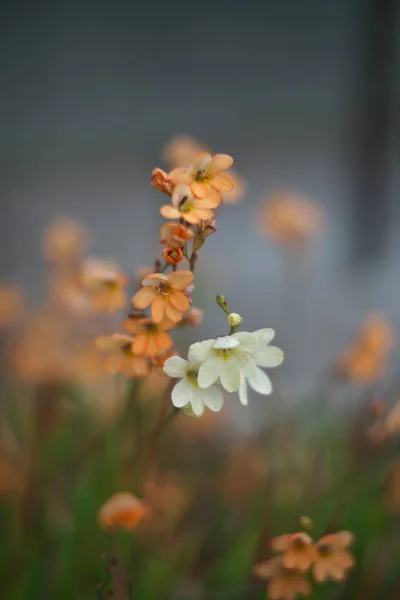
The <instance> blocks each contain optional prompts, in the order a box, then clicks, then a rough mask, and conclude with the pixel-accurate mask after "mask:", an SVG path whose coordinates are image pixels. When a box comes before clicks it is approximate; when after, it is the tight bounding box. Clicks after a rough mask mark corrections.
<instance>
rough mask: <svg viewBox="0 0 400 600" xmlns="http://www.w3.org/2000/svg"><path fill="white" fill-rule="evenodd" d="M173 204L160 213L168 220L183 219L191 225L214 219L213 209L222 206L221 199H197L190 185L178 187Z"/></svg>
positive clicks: (173, 197) (174, 193) (165, 206)
mask: <svg viewBox="0 0 400 600" xmlns="http://www.w3.org/2000/svg"><path fill="white" fill-rule="evenodd" d="M171 200H172V204H165V205H164V206H162V207H161V208H160V213H161V214H162V216H163V217H165V218H166V219H183V220H184V221H187V222H188V223H190V224H191V225H197V224H198V223H200V222H201V221H208V220H210V219H213V218H214V213H213V212H212V210H211V209H212V208H216V207H217V206H219V204H220V199H219V198H213V197H211V196H208V197H203V198H197V197H196V196H194V194H193V192H192V191H191V189H190V187H189V186H188V185H185V184H182V185H178V186H177V187H176V188H175V189H174V191H173V193H172V199H171Z"/></svg>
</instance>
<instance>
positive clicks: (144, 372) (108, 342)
mask: <svg viewBox="0 0 400 600" xmlns="http://www.w3.org/2000/svg"><path fill="white" fill-rule="evenodd" d="M132 342H133V338H132V337H130V336H129V335H124V334H122V333H114V334H113V335H108V336H103V337H98V338H96V340H95V345H96V347H97V348H98V349H99V350H103V351H105V352H107V353H108V356H107V358H106V361H105V365H104V367H105V370H106V372H107V373H109V374H110V375H116V374H117V373H122V374H123V375H125V376H126V377H147V376H148V375H149V373H150V367H149V364H148V362H147V360H146V359H145V358H144V357H143V356H135V355H134V354H133V352H132Z"/></svg>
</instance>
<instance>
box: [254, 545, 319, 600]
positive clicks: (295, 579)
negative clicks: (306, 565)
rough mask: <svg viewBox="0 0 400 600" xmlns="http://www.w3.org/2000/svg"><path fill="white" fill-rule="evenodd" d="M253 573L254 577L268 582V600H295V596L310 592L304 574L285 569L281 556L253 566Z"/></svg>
mask: <svg viewBox="0 0 400 600" xmlns="http://www.w3.org/2000/svg"><path fill="white" fill-rule="evenodd" d="M253 572H254V575H255V576H256V577H259V578H260V579H266V580H269V581H268V585H267V590H268V598H270V600H295V598H297V596H307V594H309V593H310V592H311V586H310V583H309V582H308V581H307V579H306V578H305V576H304V573H303V572H301V571H298V570H296V569H287V568H286V567H285V566H284V564H283V562H282V557H281V556H276V557H275V558H272V559H271V560H267V561H265V562H263V563H259V564H257V565H255V567H254V569H253Z"/></svg>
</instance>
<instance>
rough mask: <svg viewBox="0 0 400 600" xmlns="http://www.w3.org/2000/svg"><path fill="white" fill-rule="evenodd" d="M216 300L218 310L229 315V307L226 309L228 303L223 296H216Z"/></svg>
mask: <svg viewBox="0 0 400 600" xmlns="http://www.w3.org/2000/svg"><path fill="white" fill-rule="evenodd" d="M216 300H217V304H218V306H219V307H220V308H222V310H223V311H224V312H225V313H226V314H227V315H229V307H228V302H227V300H226V298H225V296H221V294H218V296H217V297H216Z"/></svg>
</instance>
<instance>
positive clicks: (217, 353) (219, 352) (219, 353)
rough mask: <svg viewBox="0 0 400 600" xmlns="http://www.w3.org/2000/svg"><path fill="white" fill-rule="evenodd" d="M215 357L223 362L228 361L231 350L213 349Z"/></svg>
mask: <svg viewBox="0 0 400 600" xmlns="http://www.w3.org/2000/svg"><path fill="white" fill-rule="evenodd" d="M213 352H214V354H215V356H217V357H218V358H222V359H223V360H229V359H230V357H231V356H232V348H213Z"/></svg>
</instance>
